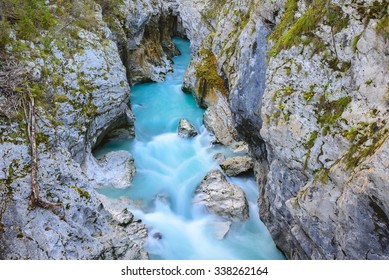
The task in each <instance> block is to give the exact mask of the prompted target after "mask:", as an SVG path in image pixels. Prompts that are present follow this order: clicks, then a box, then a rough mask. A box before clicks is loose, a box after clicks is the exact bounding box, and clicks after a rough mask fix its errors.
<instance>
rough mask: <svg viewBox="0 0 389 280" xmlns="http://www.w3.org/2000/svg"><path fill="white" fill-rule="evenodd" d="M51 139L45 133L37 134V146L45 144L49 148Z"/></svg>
mask: <svg viewBox="0 0 389 280" xmlns="http://www.w3.org/2000/svg"><path fill="white" fill-rule="evenodd" d="M49 140H50V138H49V136H48V135H46V134H43V133H37V134H36V144H37V146H39V145H40V144H43V145H45V146H48V145H49V144H50V141H49Z"/></svg>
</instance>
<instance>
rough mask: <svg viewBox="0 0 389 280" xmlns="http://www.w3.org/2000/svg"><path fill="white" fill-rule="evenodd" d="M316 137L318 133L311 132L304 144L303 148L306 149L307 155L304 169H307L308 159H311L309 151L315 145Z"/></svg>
mask: <svg viewBox="0 0 389 280" xmlns="http://www.w3.org/2000/svg"><path fill="white" fill-rule="evenodd" d="M318 135H319V132H317V131H314V132H312V134H311V135H310V136H309V139H308V141H307V142H306V143H305V144H304V147H305V148H306V149H307V153H306V155H305V162H304V169H307V167H308V162H309V158H310V157H311V149H312V148H313V146H314V145H315V142H316V139H317V137H318Z"/></svg>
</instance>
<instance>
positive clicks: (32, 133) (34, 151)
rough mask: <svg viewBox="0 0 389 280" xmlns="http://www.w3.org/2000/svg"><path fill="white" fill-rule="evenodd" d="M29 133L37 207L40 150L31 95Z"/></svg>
mask: <svg viewBox="0 0 389 280" xmlns="http://www.w3.org/2000/svg"><path fill="white" fill-rule="evenodd" d="M29 105H30V106H29V107H30V108H29V109H30V112H29V121H28V122H29V125H28V126H29V127H28V129H29V133H28V134H29V135H28V138H29V140H30V146H31V188H32V194H31V207H33V208H35V207H36V206H37V205H38V204H39V187H38V181H37V171H38V162H37V158H38V151H37V148H36V123H35V100H34V98H33V97H31V96H30V100H29Z"/></svg>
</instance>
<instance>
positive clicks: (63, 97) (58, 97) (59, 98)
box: [53, 94, 68, 103]
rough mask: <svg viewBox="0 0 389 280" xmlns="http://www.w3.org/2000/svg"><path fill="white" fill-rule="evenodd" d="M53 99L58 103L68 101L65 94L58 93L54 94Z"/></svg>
mask: <svg viewBox="0 0 389 280" xmlns="http://www.w3.org/2000/svg"><path fill="white" fill-rule="evenodd" d="M53 101H54V102H58V103H65V102H67V101H68V98H67V96H66V95H65V94H56V95H54V98H53Z"/></svg>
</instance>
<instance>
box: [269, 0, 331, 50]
mask: <svg viewBox="0 0 389 280" xmlns="http://www.w3.org/2000/svg"><path fill="white" fill-rule="evenodd" d="M326 2H327V1H319V0H314V1H313V2H312V4H311V5H310V7H309V8H308V10H307V11H306V12H305V13H304V14H302V15H301V17H300V18H298V19H297V20H294V18H295V12H296V11H297V8H298V6H297V1H295V0H288V1H287V2H286V4H285V13H284V15H283V19H282V20H281V23H280V24H279V26H278V27H277V28H276V30H275V31H274V32H273V33H272V34H271V35H270V37H269V39H271V40H272V41H274V45H273V47H272V49H271V50H270V56H276V55H277V54H278V53H279V52H280V51H281V50H283V49H289V48H290V47H292V46H294V45H298V44H300V43H301V42H302V35H307V34H308V33H310V32H312V31H313V30H314V29H315V28H316V26H317V24H318V23H319V21H320V20H321V19H322V18H323V13H324V12H325V7H326Z"/></svg>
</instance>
